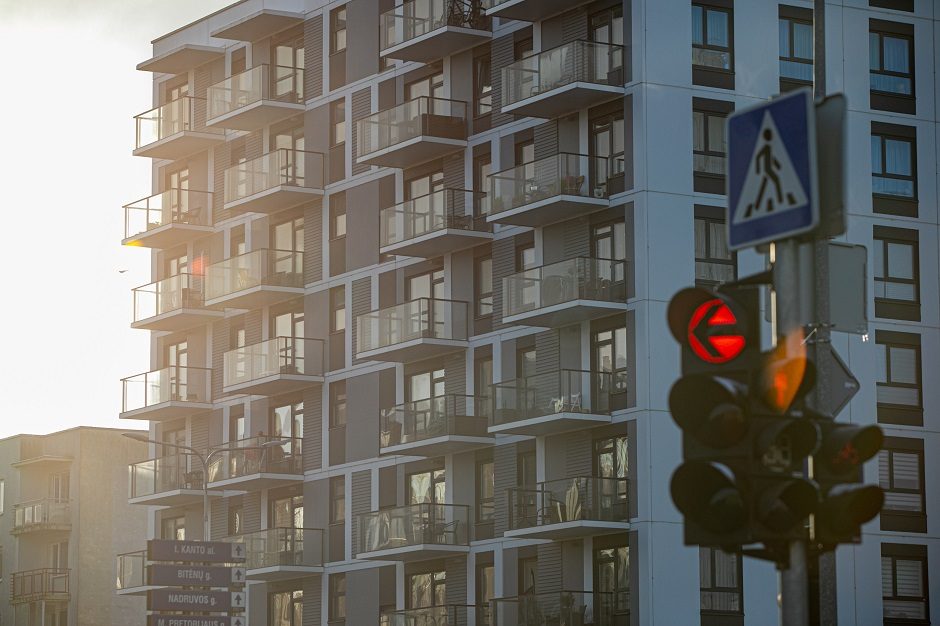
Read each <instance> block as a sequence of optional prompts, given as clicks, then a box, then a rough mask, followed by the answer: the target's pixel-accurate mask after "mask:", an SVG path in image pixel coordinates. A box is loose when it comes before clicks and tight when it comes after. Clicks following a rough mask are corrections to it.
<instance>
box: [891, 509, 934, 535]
mask: <svg viewBox="0 0 940 626" xmlns="http://www.w3.org/2000/svg"><path fill="white" fill-rule="evenodd" d="M881 530H886V531H894V532H901V533H925V532H927V516H926V515H925V514H924V513H909V512H907V511H884V510H883V511H882V512H881Z"/></svg>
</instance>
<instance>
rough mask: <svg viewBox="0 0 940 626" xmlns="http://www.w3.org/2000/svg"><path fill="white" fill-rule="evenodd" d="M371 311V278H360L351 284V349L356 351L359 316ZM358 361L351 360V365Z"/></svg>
mask: <svg viewBox="0 0 940 626" xmlns="http://www.w3.org/2000/svg"><path fill="white" fill-rule="evenodd" d="M371 310H372V278H371V277H366V278H360V279H358V280H354V281H353V284H352V328H351V329H350V332H352V349H353V353H355V351H356V345H357V343H356V342H357V341H358V340H359V328H358V326H359V324H358V322H357V320H358V318H359V316H360V315H363V314H365V313H368V312H370V311H371ZM358 362H359V359H353V363H358Z"/></svg>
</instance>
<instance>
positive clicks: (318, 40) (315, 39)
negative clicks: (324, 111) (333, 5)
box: [304, 15, 323, 100]
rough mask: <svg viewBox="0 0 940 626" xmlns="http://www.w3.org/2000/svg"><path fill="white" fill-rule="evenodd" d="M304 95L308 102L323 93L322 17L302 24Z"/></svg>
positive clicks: (314, 17) (315, 17) (317, 16)
mask: <svg viewBox="0 0 940 626" xmlns="http://www.w3.org/2000/svg"><path fill="white" fill-rule="evenodd" d="M304 67H305V69H304V94H305V95H306V98H307V99H308V100H309V99H311V98H316V97H317V96H319V95H321V94H322V93H323V15H315V16H313V17H312V18H310V19H309V20H307V21H305V22H304Z"/></svg>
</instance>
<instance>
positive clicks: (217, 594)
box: [147, 587, 245, 613]
mask: <svg viewBox="0 0 940 626" xmlns="http://www.w3.org/2000/svg"><path fill="white" fill-rule="evenodd" d="M148 593H149V595H148V602H147V609H148V610H150V611H201V612H202V611H205V612H209V613H222V612H225V611H230V610H232V609H239V610H240V609H244V608H245V594H244V593H243V592H241V591H195V590H192V589H178V588H172V587H170V588H166V589H153V590H151V591H150V592H148Z"/></svg>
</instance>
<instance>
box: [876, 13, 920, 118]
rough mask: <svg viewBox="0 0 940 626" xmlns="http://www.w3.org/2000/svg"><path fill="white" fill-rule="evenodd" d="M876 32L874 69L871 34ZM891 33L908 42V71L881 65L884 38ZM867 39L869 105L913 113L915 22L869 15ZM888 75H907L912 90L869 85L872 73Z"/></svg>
mask: <svg viewBox="0 0 940 626" xmlns="http://www.w3.org/2000/svg"><path fill="white" fill-rule="evenodd" d="M872 35H876V36H877V38H878V66H879V68H880V69H873V68H872V67H871V52H872V51H871V48H870V46H871V36H872ZM886 36H887V37H892V38H895V39H903V40H905V41H906V42H907V61H908V70H909V71H908V73H904V72H894V71H890V70H885V69H883V68H884V38H885V37H886ZM868 40H869V51H868V58H869V67H868V75H869V84H868V92H869V105H870V107H871V108H872V109H877V110H882V111H893V112H896V113H906V114H910V115H914V114H915V113H916V110H917V109H916V107H917V79H916V74H917V68H916V65H915V61H916V47H915V45H916V42H915V40H914V26H913V24H909V23H903V22H890V21H885V20H877V19H874V18H872V19H869V20H868ZM874 75H879V76H888V77H896V78H907V79H909V80H910V84H911V93H909V94H904V93H898V92H893V91H881V90H878V89H874V88H872V85H871V79H872V76H874Z"/></svg>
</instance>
